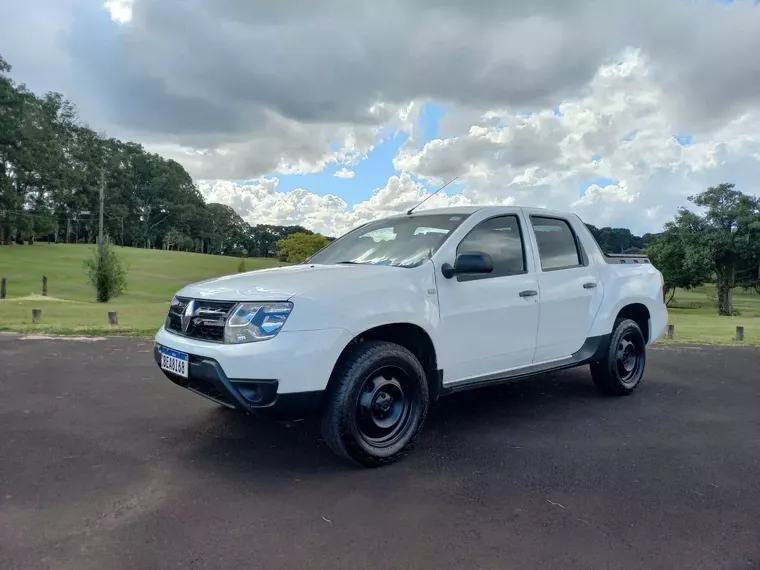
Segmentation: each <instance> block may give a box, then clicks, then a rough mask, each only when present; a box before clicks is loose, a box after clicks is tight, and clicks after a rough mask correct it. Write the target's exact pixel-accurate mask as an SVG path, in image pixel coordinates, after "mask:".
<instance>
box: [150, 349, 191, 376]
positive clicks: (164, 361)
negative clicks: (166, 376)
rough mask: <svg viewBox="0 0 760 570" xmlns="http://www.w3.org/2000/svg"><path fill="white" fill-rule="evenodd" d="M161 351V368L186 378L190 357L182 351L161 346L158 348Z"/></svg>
mask: <svg viewBox="0 0 760 570" xmlns="http://www.w3.org/2000/svg"><path fill="white" fill-rule="evenodd" d="M158 350H159V352H160V353H161V368H162V369H163V370H166V371H167V372H172V373H174V374H177V375H178V376H182V377H183V378H187V376H188V369H189V367H190V366H189V365H190V357H189V356H188V355H187V354H185V353H184V352H179V351H176V350H172V349H171V348H166V347H165V346H162V347H161V348H159V349H158Z"/></svg>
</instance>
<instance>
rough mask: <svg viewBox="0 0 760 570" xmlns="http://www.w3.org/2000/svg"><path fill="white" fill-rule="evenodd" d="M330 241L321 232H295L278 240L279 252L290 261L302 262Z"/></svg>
mask: <svg viewBox="0 0 760 570" xmlns="http://www.w3.org/2000/svg"><path fill="white" fill-rule="evenodd" d="M328 243H329V242H328V241H327V238H326V237H325V236H323V235H320V234H307V233H301V232H298V233H293V234H290V235H289V236H288V237H287V238H285V239H281V240H280V241H278V242H277V252H278V254H279V255H280V256H281V257H282V258H284V259H285V261H289V262H290V263H300V262H302V261H303V260H305V259H306V258H308V257H310V256H312V255H314V254H315V253H317V252H318V251H319V250H320V249H322V248H323V247H326V246H327V244H328Z"/></svg>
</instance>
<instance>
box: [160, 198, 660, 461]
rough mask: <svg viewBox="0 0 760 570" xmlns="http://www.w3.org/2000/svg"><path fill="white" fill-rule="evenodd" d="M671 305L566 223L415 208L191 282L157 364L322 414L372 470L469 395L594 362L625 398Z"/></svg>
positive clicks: (344, 449) (639, 262)
mask: <svg viewBox="0 0 760 570" xmlns="http://www.w3.org/2000/svg"><path fill="white" fill-rule="evenodd" d="M663 301H664V295H663V279H662V275H661V274H660V272H659V271H658V270H657V269H656V268H655V267H653V266H652V265H651V264H650V263H649V260H648V259H647V258H646V257H645V256H638V255H627V256H626V255H614V256H613V255H605V254H604V253H603V252H602V251H601V250H600V248H599V246H598V244H597V243H596V241H595V240H594V238H593V236H592V235H591V233H590V232H589V231H588V229H587V228H586V226H585V224H584V223H583V222H582V221H581V219H580V218H579V217H578V216H576V215H574V214H568V213H562V212H555V211H550V210H545V209H537V208H518V207H501V206H488V207H471V208H445V209H437V210H423V211H421V212H418V213H413V214H407V215H398V216H393V217H388V218H385V219H380V220H376V221H373V222H370V223H367V224H365V225H362V226H361V227H358V228H356V229H354V230H352V231H350V232H349V233H347V234H346V235H344V236H342V237H341V238H339V239H338V240H336V241H334V242H333V243H331V244H330V245H329V246H327V247H326V248H324V249H323V250H321V251H319V252H317V253H316V254H315V255H314V256H312V257H311V258H310V259H308V260H306V261H305V262H304V263H302V264H298V265H292V266H287V267H279V268H272V269H264V270H259V271H252V272H249V273H241V274H236V275H230V276H225V277H220V278H216V279H210V280H208V281H203V282H201V283H195V284H191V285H188V286H186V287H184V288H183V289H182V290H180V291H178V292H177V294H176V296H175V297H174V299H173V300H172V302H171V307H170V308H169V312H168V315H167V318H166V322H165V324H164V325H163V326H162V327H161V329H160V330H159V331H158V333H157V335H156V339H155V340H156V342H155V351H154V352H155V359H156V362H157V363H158V365H159V367H160V368H161V369H162V370H163V371H164V373H165V374H166V376H167V377H168V378H169V379H170V380H172V381H173V382H174V383H176V384H178V385H179V386H182V387H184V388H188V389H189V390H192V391H194V392H196V393H197V394H200V395H202V396H205V397H206V398H209V399H211V400H213V401H215V402H216V403H218V404H222V405H224V406H227V407H230V408H234V409H237V410H241V411H243V412H246V413H255V414H259V415H269V416H271V417H275V418H281V419H295V418H302V417H305V416H307V415H310V414H314V415H316V416H317V417H318V419H319V422H320V425H321V430H322V434H323V436H324V438H325V440H326V442H327V444H328V445H329V447H330V448H331V449H332V450H333V451H334V452H335V453H337V454H338V455H340V456H342V457H343V458H346V459H348V460H352V461H354V462H356V463H358V464H359V465H363V466H368V467H373V466H379V465H384V464H388V463H391V462H393V461H395V460H396V459H398V458H399V457H401V456H402V455H404V453H405V452H406V451H408V449H409V448H410V447H411V445H412V444H413V442H414V441H415V439H416V438H417V436H418V434H419V433H420V430H421V429H422V426H423V423H424V421H425V417H426V415H427V413H428V409H429V407H430V405H431V404H432V403H433V402H434V401H436V400H437V399H439V398H441V397H442V396H445V395H447V394H451V393H454V392H458V391H461V390H469V389H473V388H479V387H481V386H488V385H492V384H496V383H500V382H509V381H512V380H515V379H518V378H524V377H527V376H533V375H535V374H540V373H543V372H547V371H551V370H557V369H561V368H569V367H573V366H581V365H585V364H589V365H590V369H591V378H592V379H593V381H594V383H595V384H596V386H597V387H598V389H599V390H600V391H601V392H602V393H603V394H606V395H626V394H630V393H631V392H633V391H634V390H635V389H636V387H637V386H639V384H640V383H641V381H642V376H643V374H644V366H645V362H646V347H647V345H649V344H651V343H653V342H654V341H655V340H656V339H657V338H658V337H659V336H660V335H661V334H662V332H663V330H664V329H665V327H666V325H667V320H668V314H667V309H666V307H665V304H664V302H663Z"/></svg>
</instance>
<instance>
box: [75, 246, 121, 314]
mask: <svg viewBox="0 0 760 570" xmlns="http://www.w3.org/2000/svg"><path fill="white" fill-rule="evenodd" d="M94 251H95V254H94V255H93V257H92V258H90V259H86V260H85V262H84V265H85V268H86V270H87V276H88V277H89V279H90V283H91V284H92V286H93V287H95V290H96V291H97V290H98V287H100V299H99V301H100V302H102V303H107V302H108V301H110V300H111V299H115V298H116V297H118V296H119V295H121V294H122V293H123V292H124V290H125V289H126V288H127V272H126V270H125V269H124V267H123V266H122V265H121V260H119V257H118V255H116V251H115V250H114V248H113V243H112V242H111V240H110V238H109V237H108V236H104V239H103V260H102V263H101V264H100V270H98V250H97V248H95V250H94Z"/></svg>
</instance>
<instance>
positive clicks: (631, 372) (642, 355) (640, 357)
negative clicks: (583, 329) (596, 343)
mask: <svg viewBox="0 0 760 570" xmlns="http://www.w3.org/2000/svg"><path fill="white" fill-rule="evenodd" d="M645 366H646V340H645V339H644V335H643V333H642V332H641V328H639V325H638V324H636V322H635V321H633V320H631V319H618V320H617V321H616V322H615V328H614V329H613V331H612V336H611V337H610V346H609V348H608V349H607V355H606V356H605V358H604V359H602V360H600V361H599V362H594V363H592V364H591V378H592V379H593V381H594V384H596V387H597V388H598V389H599V391H600V392H602V394H605V395H607V396H627V395H628V394H632V393H633V391H634V390H636V388H638V387H639V385H640V384H641V382H642V380H643V377H644V368H645Z"/></svg>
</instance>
